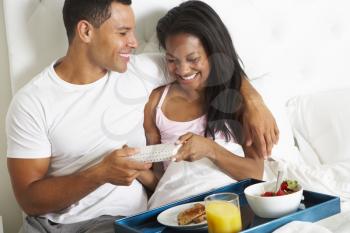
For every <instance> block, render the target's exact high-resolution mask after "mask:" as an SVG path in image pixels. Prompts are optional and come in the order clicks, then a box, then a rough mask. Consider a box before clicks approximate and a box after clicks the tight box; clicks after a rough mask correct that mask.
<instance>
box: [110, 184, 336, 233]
mask: <svg viewBox="0 0 350 233" xmlns="http://www.w3.org/2000/svg"><path fill="white" fill-rule="evenodd" d="M259 182H262V181H259V180H254V179H247V180H243V181H240V182H237V183H233V184H230V185H227V186H224V187H221V188H218V189H215V190H212V191H208V192H205V193H202V194H199V195H196V196H192V197H189V198H186V199H183V200H180V201H176V202H172V203H170V204H167V205H164V206H161V207H159V208H156V209H152V210H149V211H146V212H143V213H140V214H137V215H134V216H130V217H126V218H122V219H119V220H116V221H115V224H114V227H115V232H117V233H139V232H145V233H158V232H162V233H170V232H188V233H190V232H203V233H204V232H208V230H207V229H201V230H198V229H196V230H182V231H181V230H178V229H174V228H170V227H166V226H163V225H161V224H160V223H158V222H157V216H158V214H160V213H161V212H162V211H164V210H166V209H169V208H171V207H174V206H177V205H181V204H185V203H189V202H196V201H203V200H204V198H205V197H206V196H208V195H211V194H214V193H220V192H233V193H237V194H239V196H240V207H241V216H242V224H243V230H242V231H241V232H244V233H253V232H254V233H257V232H259V233H264V232H272V231H273V230H275V229H277V228H279V227H281V226H282V225H284V224H286V223H288V222H291V221H293V220H299V221H307V222H315V221H318V220H320V219H323V218H326V217H329V216H331V215H334V214H337V213H339V212H340V199H339V197H335V196H330V195H326V194H321V193H316V192H311V191H306V190H304V193H303V195H304V200H303V202H302V203H303V204H304V206H305V208H299V209H298V210H297V211H296V212H294V213H291V214H289V215H286V216H283V217H280V218H276V219H268V218H260V217H258V216H256V215H255V214H254V213H253V212H252V210H251V209H250V207H249V205H248V203H247V200H246V198H245V196H244V192H243V191H244V189H245V188H246V187H248V186H249V185H252V184H256V183H259Z"/></svg>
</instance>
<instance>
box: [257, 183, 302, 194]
mask: <svg viewBox="0 0 350 233" xmlns="http://www.w3.org/2000/svg"><path fill="white" fill-rule="evenodd" d="M298 190H299V189H298V181H296V180H285V181H283V182H282V183H281V186H280V188H279V189H278V191H277V192H264V193H263V194H261V196H262V197H273V196H283V195H287V194H290V193H294V192H296V191H298Z"/></svg>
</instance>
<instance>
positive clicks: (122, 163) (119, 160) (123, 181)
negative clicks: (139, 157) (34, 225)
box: [7, 148, 151, 216]
mask: <svg viewBox="0 0 350 233" xmlns="http://www.w3.org/2000/svg"><path fill="white" fill-rule="evenodd" d="M134 153H135V149H133V148H124V149H120V150H116V151H114V152H112V153H111V154H110V155H109V156H107V157H105V158H104V159H103V161H102V162H100V163H99V164H97V165H95V166H92V167H90V168H88V169H86V170H84V171H81V172H78V173H74V174H71V175H67V176H60V177H48V176H47V171H48V168H49V164H50V158H44V159H14V158H8V160H7V161H8V169H9V173H10V177H11V181H12V186H13V189H14V192H15V196H16V198H17V201H18V203H19V204H20V206H21V207H22V208H23V210H24V211H25V212H26V213H27V214H28V215H34V216H35V215H41V214H45V213H50V212H57V211H60V210H62V209H64V208H67V207H68V206H70V205H71V204H73V203H75V202H77V201H79V200H80V199H82V198H83V197H85V196H86V195H88V194H89V193H90V192H92V191H94V190H95V189H96V188H98V187H99V186H100V185H102V184H104V183H112V184H115V185H130V184H131V183H132V182H133V180H134V179H135V178H136V177H137V176H138V175H139V173H140V172H141V171H144V170H147V169H149V168H150V167H151V165H150V164H144V163H139V162H136V161H131V160H129V159H127V158H126V157H127V156H128V155H131V154H134Z"/></svg>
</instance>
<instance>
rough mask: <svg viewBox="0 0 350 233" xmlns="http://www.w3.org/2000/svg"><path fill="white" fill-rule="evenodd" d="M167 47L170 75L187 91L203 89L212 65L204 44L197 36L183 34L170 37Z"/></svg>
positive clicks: (167, 40)
mask: <svg viewBox="0 0 350 233" xmlns="http://www.w3.org/2000/svg"><path fill="white" fill-rule="evenodd" d="M165 46H166V61H167V66H168V70H169V73H170V75H172V76H173V77H174V78H175V79H176V80H177V81H178V83H179V84H180V85H181V86H182V87H184V88H186V89H188V88H190V89H194V90H201V89H203V87H204V86H205V83H206V81H207V79H208V76H209V72H210V65H209V61H208V56H207V53H206V51H205V49H204V47H203V45H202V42H201V41H200V40H199V39H198V38H197V37H196V36H193V35H191V34H187V33H181V34H176V35H172V36H169V37H168V38H167V39H166V41H165Z"/></svg>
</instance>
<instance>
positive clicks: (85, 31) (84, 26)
mask: <svg viewBox="0 0 350 233" xmlns="http://www.w3.org/2000/svg"><path fill="white" fill-rule="evenodd" d="M93 28H94V27H93V26H92V25H91V24H90V23H89V22H88V21H86V20H81V21H79V22H78V24H77V28H76V29H77V31H76V32H77V36H78V37H79V38H80V40H81V41H83V42H85V43H89V42H90V41H91V39H92V32H93Z"/></svg>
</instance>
